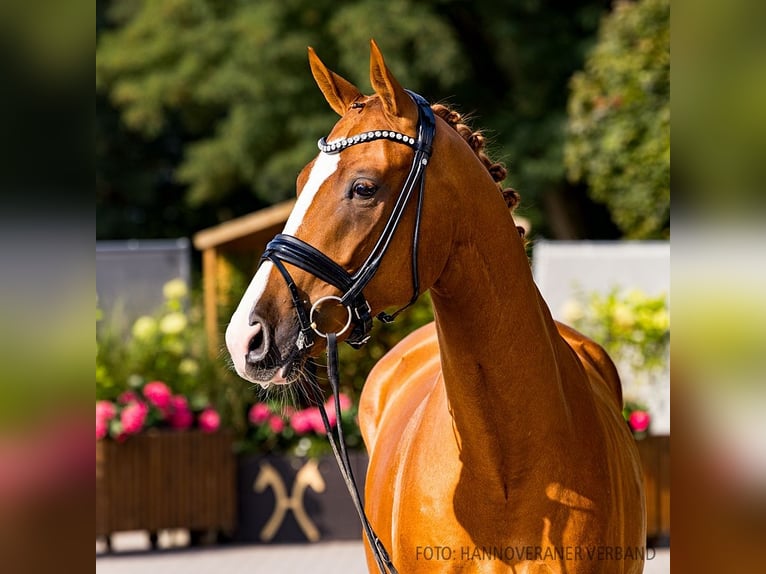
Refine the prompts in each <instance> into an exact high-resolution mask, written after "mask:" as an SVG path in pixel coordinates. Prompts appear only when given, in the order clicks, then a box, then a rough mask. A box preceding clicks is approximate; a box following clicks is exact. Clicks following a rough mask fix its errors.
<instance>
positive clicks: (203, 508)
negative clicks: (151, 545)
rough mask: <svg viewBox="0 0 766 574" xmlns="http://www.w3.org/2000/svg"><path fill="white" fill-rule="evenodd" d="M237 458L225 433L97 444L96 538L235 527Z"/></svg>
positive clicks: (167, 434) (168, 434)
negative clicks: (137, 532)
mask: <svg viewBox="0 0 766 574" xmlns="http://www.w3.org/2000/svg"><path fill="white" fill-rule="evenodd" d="M235 483H236V481H235V457H234V454H233V452H232V437H231V435H230V434H229V433H227V432H217V433H212V434H206V433H203V432H201V431H198V430H188V431H154V432H148V433H146V434H141V435H136V436H133V437H130V438H128V439H127V440H126V441H125V442H124V443H117V442H114V441H111V440H102V441H98V442H97V443H96V536H109V535H110V534H111V533H113V532H118V531H123V530H148V531H150V532H157V531H158V530H162V529H166V528H186V529H189V530H196V531H209V530H216V531H219V532H225V533H229V534H231V533H232V532H233V531H234V527H235V511H236V503H235V496H236V491H235Z"/></svg>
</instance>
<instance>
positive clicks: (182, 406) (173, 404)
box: [169, 395, 194, 429]
mask: <svg viewBox="0 0 766 574" xmlns="http://www.w3.org/2000/svg"><path fill="white" fill-rule="evenodd" d="M169 418H170V426H171V427H172V428H174V429H188V428H190V427H191V426H192V424H194V415H193V414H192V412H191V410H190V409H189V403H188V402H187V401H186V397H184V396H182V395H174V396H172V397H170V417H169Z"/></svg>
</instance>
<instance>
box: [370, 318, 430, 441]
mask: <svg viewBox="0 0 766 574" xmlns="http://www.w3.org/2000/svg"><path fill="white" fill-rule="evenodd" d="M439 365H440V363H439V343H438V340H437V337H436V329H435V326H434V323H433V322H432V323H428V324H426V325H424V326H422V327H420V328H419V329H416V330H415V331H413V332H412V333H410V334H409V335H407V337H405V338H404V339H402V340H401V341H400V342H399V343H397V344H396V345H395V346H394V347H393V348H392V349H391V350H390V351H389V352H388V353H386V354H385V355H384V356H383V357H382V358H381V359H380V360H379V361H378V362H377V363H376V364H375V366H374V367H373V369H372V370H371V371H370V374H369V375H368V377H367V381H366V382H365V384H364V388H363V390H362V395H361V397H360V400H359V427H360V430H361V432H362V437H363V438H364V442H365V444H366V445H367V448H368V450H372V446H373V444H374V442H375V436H376V430H377V429H378V427H379V426H380V422H381V419H382V418H383V415H384V412H385V409H386V407H387V406H390V405H391V404H393V403H394V402H395V401H396V400H397V398H399V395H400V393H404V392H406V390H407V388H408V387H410V386H411V385H412V384H418V382H419V381H420V380H422V379H423V377H422V376H421V375H423V374H424V373H426V372H428V373H431V372H432V371H433V370H434V369H435V368H436V369H438V368H439ZM430 379H432V377H430ZM416 394H418V395H419V394H420V393H416Z"/></svg>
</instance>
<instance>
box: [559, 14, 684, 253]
mask: <svg viewBox="0 0 766 574" xmlns="http://www.w3.org/2000/svg"><path fill="white" fill-rule="evenodd" d="M571 90H572V92H571V97H570V100H569V129H568V139H567V144H566V147H565V156H564V157H565V162H566V166H567V170H568V174H569V177H570V178H571V179H572V180H573V181H579V180H585V181H586V182H587V183H588V186H589V193H590V194H591V196H592V197H593V199H595V200H596V201H599V202H602V203H605V204H606V205H607V207H608V208H609V211H610V212H611V214H612V219H613V220H614V222H615V223H616V224H617V225H618V226H619V227H620V229H621V230H622V231H623V232H624V234H625V235H626V236H627V237H629V238H635V239H643V238H657V237H667V235H668V234H669V228H670V1H669V0H639V1H637V2H627V1H620V2H618V3H617V4H615V7H614V11H613V12H612V13H611V14H610V15H609V16H608V17H606V18H604V20H603V22H602V25H601V29H600V32H599V41H598V44H597V45H596V47H595V48H594V50H593V51H592V52H591V53H590V55H589V56H588V59H587V62H586V64H585V70H584V71H583V72H579V73H577V74H575V75H574V77H573V78H572V82H571Z"/></svg>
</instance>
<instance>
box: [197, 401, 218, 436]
mask: <svg viewBox="0 0 766 574" xmlns="http://www.w3.org/2000/svg"><path fill="white" fill-rule="evenodd" d="M197 422H198V423H199V428H200V429H201V430H202V432H215V431H217V430H218V427H220V426H221V417H220V415H219V414H218V413H217V412H216V411H215V409H213V408H211V407H208V408H206V409H205V410H204V411H202V412H201V413H200V414H199V418H198V419H197Z"/></svg>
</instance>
